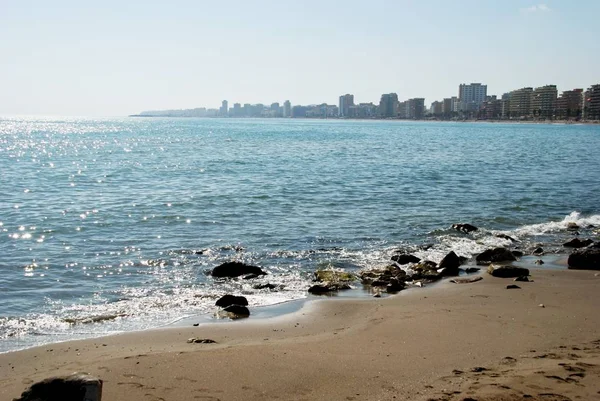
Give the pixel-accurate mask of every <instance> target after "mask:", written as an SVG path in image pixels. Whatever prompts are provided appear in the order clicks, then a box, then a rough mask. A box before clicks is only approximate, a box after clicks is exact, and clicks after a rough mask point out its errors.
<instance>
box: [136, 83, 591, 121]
mask: <svg viewBox="0 0 600 401" xmlns="http://www.w3.org/2000/svg"><path fill="white" fill-rule="evenodd" d="M558 94H559V92H558V88H557V86H556V85H544V86H539V87H536V88H533V87H525V88H520V89H515V90H513V91H511V92H508V93H505V94H503V95H502V97H501V98H498V97H497V96H496V95H491V96H490V95H488V94H487V85H484V84H482V83H470V84H460V85H459V87H458V96H452V97H446V98H443V99H442V100H439V101H434V102H432V103H431V108H425V99H424V98H411V99H407V100H403V101H400V100H399V99H398V94H397V93H384V94H382V95H381V98H380V100H379V103H375V104H374V103H372V102H370V103H366V102H365V103H358V104H357V103H355V100H354V95H352V94H349V93H347V94H345V95H341V96H339V97H338V104H337V105H331V104H327V103H320V104H311V105H296V106H293V107H292V104H291V103H290V101H289V100H286V101H285V102H283V105H281V104H280V103H279V102H274V103H271V104H270V105H265V104H262V103H258V104H249V103H246V104H244V105H242V104H240V103H235V104H234V105H233V107H232V108H230V109H229V108H228V105H229V103H228V101H227V100H223V101H222V102H221V106H220V107H219V108H218V109H206V108H195V109H185V110H158V111H144V112H142V113H140V114H139V116H144V117H154V116H156V117H232V118H356V119H377V118H382V119H409V120H421V119H436V120H459V121H464V120H474V119H480V120H534V121H551V120H575V121H579V120H598V121H600V84H595V85H592V86H590V87H589V88H588V89H587V90H584V89H582V88H575V89H571V90H566V91H563V92H562V93H561V94H560V96H558ZM136 116H138V115H136Z"/></svg>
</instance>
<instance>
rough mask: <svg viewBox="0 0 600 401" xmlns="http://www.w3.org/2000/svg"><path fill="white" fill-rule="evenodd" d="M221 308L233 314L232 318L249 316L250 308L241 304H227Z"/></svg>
mask: <svg viewBox="0 0 600 401" xmlns="http://www.w3.org/2000/svg"><path fill="white" fill-rule="evenodd" d="M223 310H224V311H225V312H228V313H230V314H231V315H233V318H240V317H248V316H250V310H249V309H248V308H246V307H245V306H243V305H229V306H228V307H227V308H225V309H223Z"/></svg>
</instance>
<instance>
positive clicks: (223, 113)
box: [219, 100, 229, 117]
mask: <svg viewBox="0 0 600 401" xmlns="http://www.w3.org/2000/svg"><path fill="white" fill-rule="evenodd" d="M228 111H229V109H228V103H227V100H223V101H222V102H221V108H220V109H219V114H220V115H221V117H227V113H228Z"/></svg>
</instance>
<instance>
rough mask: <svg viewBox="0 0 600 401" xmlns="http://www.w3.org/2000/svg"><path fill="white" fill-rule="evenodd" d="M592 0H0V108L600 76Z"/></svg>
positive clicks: (298, 100) (205, 100)
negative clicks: (93, 0)
mask: <svg viewBox="0 0 600 401" xmlns="http://www.w3.org/2000/svg"><path fill="white" fill-rule="evenodd" d="M599 15H600V1H599V0H542V3H539V2H537V1H536V0H534V1H526V0H454V1H448V0H444V1H438V0H429V1H417V0H413V1H409V0H388V1H383V0H370V1H364V0H346V1H328V0H301V1H283V0H273V1H265V0H253V1H242V0H239V1H238V0H227V1H202V0H197V1H191V0H190V1H184V0H180V1H176V0H174V1H169V2H167V1H152V0H146V1H141V0H140V1H138V0H131V1H128V0H120V1H113V0H103V1H95V2H91V1H81V0H78V1H71V0H54V1H46V0H43V1H42V0H39V1H35V0H0V60H1V62H0V115H7V114H8V115H10V114H42V115H82V116H88V115H89V116H116V115H126V114H131V113H135V112H138V111H142V110H148V109H167V108H193V107H200V106H207V107H218V106H219V104H220V101H221V100H222V99H228V100H229V102H230V104H233V102H240V103H258V102H262V103H271V102H274V101H279V102H283V101H284V100H286V99H289V100H290V101H291V102H292V104H308V103H321V102H328V103H332V104H337V98H338V96H339V95H341V94H344V93H353V94H354V95H355V101H356V102H370V101H373V102H378V101H379V97H380V95H381V94H382V93H388V92H396V93H398V96H399V98H400V100H404V99H407V98H410V97H425V100H426V103H427V104H429V103H431V102H432V101H434V100H438V99H441V98H443V97H449V96H453V95H457V92H458V84H459V83H461V82H466V83H468V82H483V83H486V84H487V85H488V93H489V94H502V93H503V92H507V91H509V90H512V89H516V88H520V87H523V86H540V85H545V84H556V85H558V87H559V91H562V90H567V89H572V88H576V87H585V88H587V87H589V86H590V85H592V84H597V83H600V52H599V51H598V50H599V49H600V43H599V40H600V39H599V38H600V23H599V22H598V16H599Z"/></svg>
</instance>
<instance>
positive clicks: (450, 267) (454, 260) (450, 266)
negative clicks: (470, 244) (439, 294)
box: [438, 251, 461, 277]
mask: <svg viewBox="0 0 600 401" xmlns="http://www.w3.org/2000/svg"><path fill="white" fill-rule="evenodd" d="M460 264H461V260H460V258H459V257H458V255H457V254H456V253H454V251H450V253H449V254H447V255H446V256H444V259H442V261H441V262H440V264H439V265H438V268H440V269H443V270H442V271H441V272H440V274H441V275H442V276H445V277H447V276H458V267H459V266H460Z"/></svg>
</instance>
